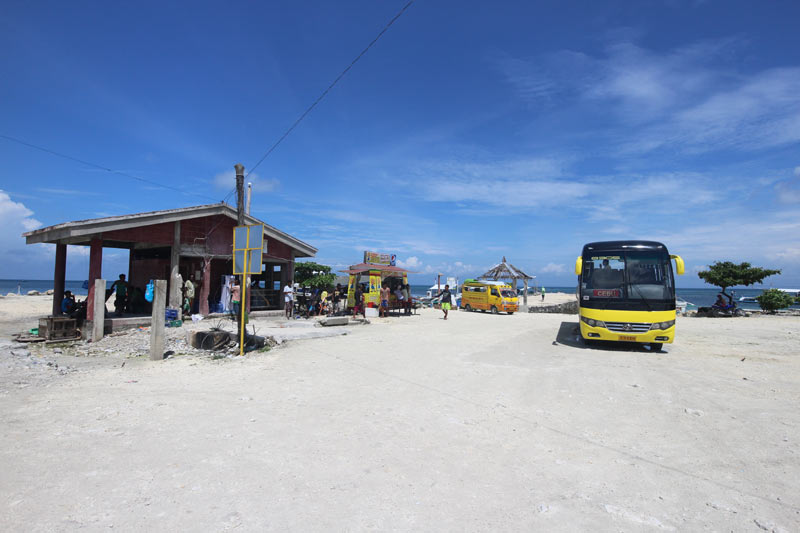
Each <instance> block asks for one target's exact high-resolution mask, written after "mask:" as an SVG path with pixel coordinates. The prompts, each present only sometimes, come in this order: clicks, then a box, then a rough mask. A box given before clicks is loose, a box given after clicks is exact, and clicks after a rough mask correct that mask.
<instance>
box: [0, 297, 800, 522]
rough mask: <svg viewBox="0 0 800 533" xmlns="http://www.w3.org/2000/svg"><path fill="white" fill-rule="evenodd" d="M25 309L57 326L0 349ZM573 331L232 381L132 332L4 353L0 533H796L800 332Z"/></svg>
mask: <svg viewBox="0 0 800 533" xmlns="http://www.w3.org/2000/svg"><path fill="white" fill-rule="evenodd" d="M563 297H564V298H565V299H568V298H570V297H571V298H574V296H572V295H563ZM29 298H38V299H40V300H42V301H43V302H44V303H43V304H42V303H40V304H39V305H44V313H46V312H47V310H48V309H49V305H50V300H49V298H47V297H24V298H20V299H9V298H6V299H2V300H0V313H2V314H0V325H2V328H3V329H2V330H1V331H0V336H3V337H7V332H8V331H10V330H11V329H13V327H12V324H17V326H19V325H22V323H23V322H25V321H27V320H33V325H35V318H36V317H35V316H34V315H32V313H33V309H31V308H30V307H29V306H33V305H34V302H36V301H37V300H32V299H29ZM559 298H560V297H559V296H556V295H555V294H548V295H547V302H546V303H554V302H555V301H557V300H558V299H559ZM22 302H24V305H22ZM531 303H532V302H531ZM15 317H16V318H15ZM254 323H255V325H256V327H257V328H258V329H259V330H260V331H266V330H268V329H269V328H271V327H272V328H279V327H280V326H282V325H285V324H284V323H283V321H268V320H265V319H257V320H255V321H254ZM208 325H209V324H208V323H203V322H201V323H200V324H199V325H191V326H186V327H184V328H181V329H174V330H169V331H170V335H171V336H172V338H173V339H179V338H180V337H181V336H182V335H183V334H184V333H185V330H186V329H189V328H199V327H208ZM25 326H26V327H27V324H25ZM576 326H577V320H576V316H574V315H561V314H533V313H531V314H528V313H517V314H515V315H513V316H506V315H497V316H495V315H490V314H483V313H466V312H454V313H452V314H451V318H450V320H448V321H443V320H442V319H441V312H439V311H436V310H429V309H426V310H423V311H422V312H421V313H420V314H419V315H417V316H411V317H392V318H387V319H375V320H372V323H371V324H369V325H365V326H353V327H350V328H348V334H347V335H344V336H337V337H331V338H318V339H309V340H297V341H289V342H286V343H284V344H283V345H281V346H279V347H275V348H273V349H272V350H270V351H268V352H262V353H252V354H249V355H247V356H245V357H233V358H223V359H213V358H212V356H211V355H210V354H208V353H205V352H197V351H193V350H188V349H186V350H184V351H176V353H175V355H174V356H172V357H170V358H169V359H166V360H164V361H156V362H153V361H150V360H148V359H147V357H146V356H136V355H133V356H132V355H131V352H136V350H138V348H136V347H137V346H141V343H143V342H145V341H146V338H147V337H146V336H147V333H146V332H139V331H137V332H134V333H131V334H129V335H127V334H126V335H119V336H113V337H108V338H105V339H103V340H102V341H100V342H98V343H93V344H88V345H87V344H85V343H79V344H76V345H75V346H73V347H71V348H70V347H63V348H59V349H60V350H61V351H62V353H55V351H54V350H55V348H54V347H53V345H51V346H36V347H31V355H30V356H29V357H26V356H24V355H12V354H11V350H10V348H9V346H8V344H6V345H3V346H0V357H1V358H2V359H1V360H2V364H0V373H2V374H0V427H2V428H3V429H2V432H0V450H2V451H0V454H1V455H0V457H2V459H0V463H1V464H0V466H2V471H3V475H2V476H0V529H2V530H4V531H23V530H24V531H53V530H57V531H63V530H74V529H88V530H90V531H96V530H101V529H102V530H108V529H110V528H113V529H115V530H123V531H145V530H147V531H153V530H157V531H174V530H211V531H225V530H231V529H237V530H240V531H256V530H258V531H261V530H290V529H291V530H326V531H329V530H367V529H372V530H374V529H383V530H385V529H399V530H412V529H414V530H527V531H530V530H548V531H564V530H566V531H586V530H601V531H607V530H619V531H645V530H672V531H681V530H735V531H758V530H767V531H770V530H772V531H796V530H798V529H800V491H799V490H798V484H797V480H798V479H800V445H799V444H800V411H798V409H797V406H798V402H799V401H800V350H798V342H799V340H800V317H776V316H762V317H755V316H754V317H747V318H719V319H708V318H689V317H679V318H678V325H677V328H678V330H677V331H678V333H677V341H676V343H675V344H672V345H665V349H664V351H663V352H661V353H650V352H648V351H647V350H644V349H640V348H637V347H629V346H608V347H600V348H586V347H585V346H584V345H583V344H582V343H580V342H579V341H578V340H577V339H576V335H575V328H576ZM17 329H19V327H17ZM326 329H327V328H326ZM181 330H183V331H181ZM176 342H177V341H176ZM30 361H35V362H34V363H33V364H32V363H31V362H30ZM48 363H50V364H48ZM56 365H58V367H57V368H56Z"/></svg>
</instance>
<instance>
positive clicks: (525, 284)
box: [521, 279, 528, 312]
mask: <svg viewBox="0 0 800 533" xmlns="http://www.w3.org/2000/svg"><path fill="white" fill-rule="evenodd" d="M522 288H523V290H524V291H525V292H523V293H522V306H523V307H524V309H521V311H523V312H527V311H528V280H527V279H524V280H522Z"/></svg>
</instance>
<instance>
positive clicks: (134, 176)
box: [0, 133, 218, 202]
mask: <svg viewBox="0 0 800 533" xmlns="http://www.w3.org/2000/svg"><path fill="white" fill-rule="evenodd" d="M0 137H2V138H3V139H6V140H8V141H12V142H15V143H18V144H21V145H23V146H27V147H29V148H33V149H35V150H39V151H42V152H45V153H48V154H51V155H54V156H56V157H61V158H64V159H69V160H70V161H75V162H77V163H80V164H82V165H86V166H89V167H93V168H96V169H99V170H105V171H106V172H110V173H111V174H118V175H120V176H125V177H127V178H131V179H134V180H136V181H141V182H142V183H147V184H150V185H154V186H156V187H160V188H162V189H169V190H171V191H176V192H179V193H182V194H191V195H194V196H199V197H201V198H208V199H209V200H212V201H214V202H217V201H218V200H217V199H216V198H212V197H210V196H206V195H205V194H200V193H197V192H193V191H187V190H185V189H178V188H177V187H171V186H169V185H164V184H163V183H159V182H157V181H153V180H149V179H146V178H143V177H141V176H137V175H135V174H131V173H129V172H123V171H122V170H114V169H113V168H108V167H104V166H103V165H98V164H97V163H92V162H91V161H86V160H85V159H80V158H78V157H73V156H71V155H67V154H62V153H61V152H56V151H55V150H51V149H49V148H45V147H44V146H38V145H36V144H32V143H29V142H26V141H23V140H22V139H17V138H16V137H11V136H10V135H4V134H2V133H0Z"/></svg>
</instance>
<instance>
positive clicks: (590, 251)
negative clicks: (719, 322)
mask: <svg viewBox="0 0 800 533" xmlns="http://www.w3.org/2000/svg"><path fill="white" fill-rule="evenodd" d="M672 260H674V261H675V272H677V273H678V274H679V275H680V274H683V270H684V266H683V259H681V257H680V256H678V255H670V254H669V252H668V251H667V247H666V246H664V245H663V244H661V243H660V242H653V241H607V242H591V243H589V244H586V245H585V246H584V247H583V253H582V254H581V256H580V257H578V259H577V260H576V261H575V274H577V275H578V288H577V297H578V312H579V314H580V331H581V337H583V338H584V339H585V340H586V341H587V342H588V343H591V342H592V341H595V340H603V341H622V342H639V343H646V344H649V345H650V349H651V350H652V351H658V350H660V349H661V348H662V346H663V344H664V343H665V342H666V343H671V342H672V341H673V340H674V339H675V278H674V275H673V270H672Z"/></svg>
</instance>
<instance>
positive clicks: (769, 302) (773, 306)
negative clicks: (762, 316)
mask: <svg viewBox="0 0 800 533" xmlns="http://www.w3.org/2000/svg"><path fill="white" fill-rule="evenodd" d="M756 300H758V305H759V306H761V309H763V310H764V311H768V312H770V313H774V312H775V311H777V310H778V309H783V308H785V307H789V306H790V305H792V303H794V298H792V295H791V294H786V293H785V292H783V291H779V290H778V289H769V290H766V291H764V292H763V294H761V296H756Z"/></svg>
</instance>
